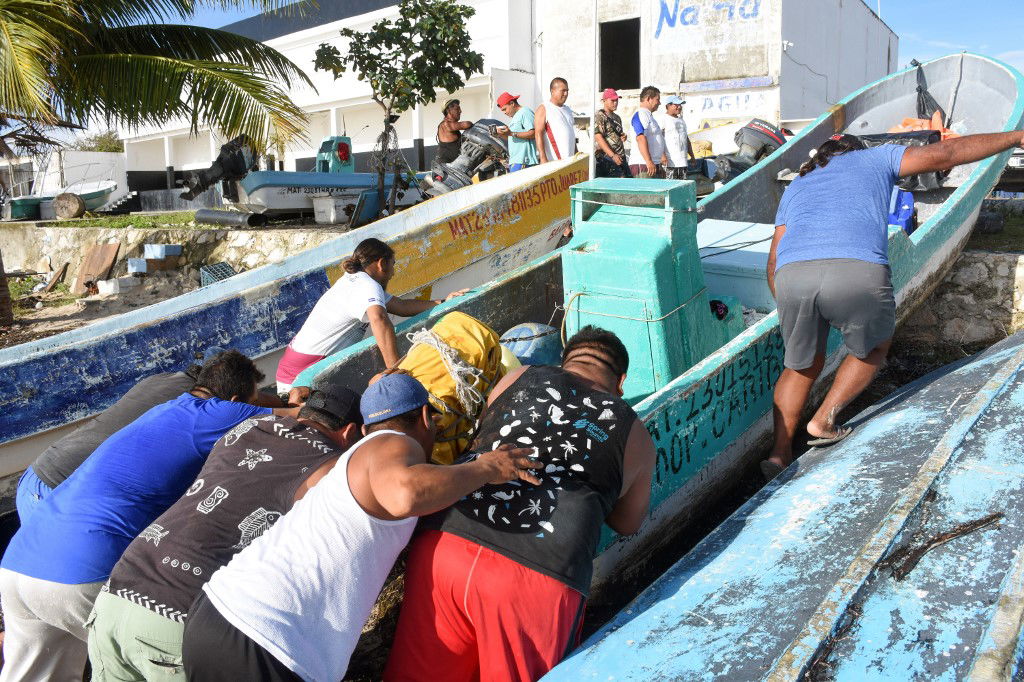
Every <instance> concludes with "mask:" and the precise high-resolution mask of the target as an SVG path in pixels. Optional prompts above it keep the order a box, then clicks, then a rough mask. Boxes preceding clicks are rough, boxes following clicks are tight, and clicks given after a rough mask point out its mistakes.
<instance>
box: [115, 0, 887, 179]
mask: <svg viewBox="0 0 1024 682" xmlns="http://www.w3.org/2000/svg"><path fill="white" fill-rule="evenodd" d="M465 2H467V4H470V5H472V6H473V7H474V8H475V9H476V14H475V15H474V16H473V18H472V19H471V20H470V21H469V25H468V29H469V32H470V35H471V37H472V41H473V48H474V49H476V50H477V51H479V52H481V53H482V54H483V55H484V70H483V72H482V73H480V74H476V75H474V76H473V77H472V78H471V79H470V80H469V82H468V83H467V84H466V87H465V88H464V89H463V90H461V91H459V92H458V93H454V96H456V97H458V98H459V99H460V100H461V102H462V110H463V118H464V119H467V120H476V119H479V118H483V117H492V118H498V119H502V118H503V117H502V116H501V114H500V112H499V111H498V110H497V108H496V107H495V105H494V100H495V98H496V97H497V95H499V94H500V93H501V92H503V91H506V90H507V91H509V92H512V93H514V94H519V95H522V99H521V102H522V103H523V104H524V105H526V106H530V107H533V106H535V105H536V104H538V103H539V102H540V101H542V100H541V98H542V96H543V98H544V99H546V95H547V84H548V82H549V81H550V79H551V78H552V77H554V76H563V77H565V78H566V79H568V80H569V83H570V99H569V105H570V106H572V107H573V109H574V110H576V111H578V112H581V113H589V112H590V111H591V109H592V107H593V103H594V100H595V94H596V93H595V91H594V89H593V88H594V86H595V85H596V87H597V90H598V91H599V90H601V89H603V88H605V87H615V88H617V89H619V90H620V93H621V94H622V95H623V96H624V98H625V101H624V103H623V105H622V106H620V113H622V114H624V115H628V114H630V113H631V111H632V109H633V108H635V105H636V97H637V95H638V93H639V89H640V88H641V87H643V86H644V85H648V84H653V85H657V86H658V87H660V88H661V89H662V91H663V92H682V93H685V95H686V99H687V104H686V108H685V110H684V115H685V117H686V120H687V123H688V125H689V127H690V130H691V132H696V131H698V130H699V129H700V128H702V127H706V126H713V125H717V124H721V123H728V122H733V121H742V122H743V123H745V122H746V121H747V120H749V119H750V118H752V117H755V116H756V117H760V118H765V119H767V120H769V121H772V122H779V121H789V120H794V119H806V118H811V117H815V116H817V115H818V114H820V113H821V112H822V111H824V110H826V109H827V108H828V107H829V106H830V104H832V103H834V102H836V101H838V100H839V99H841V98H842V97H844V96H845V95H846V94H848V93H850V92H852V91H853V90H854V89H856V88H858V87H860V86H861V85H864V84H866V83H869V82H871V81H873V80H875V79H877V78H879V77H881V76H883V75H885V74H887V73H889V72H891V71H892V70H893V69H894V68H895V66H896V55H897V52H898V50H897V37H896V36H895V34H893V32H892V31H891V30H890V29H889V28H888V27H887V26H886V25H885V24H884V23H883V22H882V21H881V20H880V19H879V18H878V17H877V16H875V14H874V13H873V12H872V11H871V10H870V8H869V7H868V6H867V5H865V4H864V2H863V0H597V19H598V25H599V28H600V36H601V46H600V49H599V52H600V58H599V59H598V60H596V61H595V59H594V54H595V52H594V22H593V19H592V16H593V11H594V10H593V8H594V4H593V3H594V0H465ZM319 6H320V10H319V12H317V13H316V14H313V15H309V16H302V17H300V16H288V17H280V16H273V15H263V16H260V17H254V18H252V19H246V20H244V21H241V22H238V23H236V24H232V25H230V26H227V27H225V28H226V29H227V30H232V31H235V32H237V33H241V34H243V35H247V36H250V37H253V38H256V39H258V40H262V41H264V42H266V43H267V44H268V45H271V46H273V47H275V48H277V49H278V50H279V51H281V52H282V53H283V54H285V55H286V56H287V57H288V58H290V59H291V60H292V61H293V62H294V63H295V64H297V65H298V66H299V67H301V68H303V69H304V70H305V71H306V73H307V74H308V75H309V77H310V79H311V80H312V81H313V83H314V85H315V87H316V90H315V91H314V90H313V89H311V88H308V87H297V88H295V89H294V90H293V91H292V92H291V93H290V94H291V96H292V98H293V99H294V101H295V102H296V103H297V104H299V105H300V106H301V107H302V108H303V109H305V110H306V111H307V112H308V114H309V125H308V129H307V134H306V137H305V139H304V140H299V141H295V142H293V143H292V144H291V145H289V147H288V149H287V150H286V153H285V155H284V159H283V161H284V168H285V169H286V170H306V169H309V168H311V167H312V165H313V159H314V158H315V154H316V148H317V146H318V144H319V141H320V140H321V138H323V137H324V136H326V135H332V134H348V135H349V136H351V137H352V141H353V147H354V151H355V152H356V154H357V163H358V162H359V158H360V155H361V153H365V152H368V151H370V150H371V149H372V148H373V143H374V139H375V137H376V136H377V134H378V133H379V131H380V129H381V125H382V123H381V118H382V113H381V110H380V108H379V107H378V106H377V105H376V104H374V103H373V102H372V101H371V100H370V97H369V96H370V92H369V87H368V85H367V84H365V83H362V82H360V81H358V80H357V79H356V78H355V76H354V75H353V74H351V73H347V74H345V75H344V76H343V77H342V78H340V79H338V80H337V81H335V80H334V79H333V77H332V76H331V75H330V74H328V73H322V72H315V71H313V58H314V52H315V51H316V48H317V47H318V46H319V45H320V44H321V43H324V42H333V43H335V44H337V45H338V47H339V48H340V49H342V50H344V41H343V40H342V39H341V37H340V35H339V33H338V30H339V29H340V28H342V27H349V28H353V29H356V30H365V29H367V28H369V27H370V26H371V25H372V24H373V23H375V22H376V21H379V20H380V19H382V18H384V17H387V16H389V15H394V14H395V13H396V12H397V5H396V4H394V3H392V2H387V0H333V1H332V0H320V2H319ZM595 75H598V78H597V79H595ZM441 118H442V116H441V110H440V102H436V103H433V104H430V105H427V106H423V107H417V108H416V110H415V111H411V112H406V113H405V114H403V115H402V117H401V119H400V120H399V122H398V124H397V127H398V135H399V138H400V143H401V144H402V146H403V147H406V148H408V152H407V158H409V160H410V162H411V163H412V164H413V166H417V165H420V162H424V163H429V162H430V160H431V158H432V157H433V147H434V146H435V144H436V143H435V132H436V127H437V124H438V123H439V122H440V120H441ZM624 118H625V116H624ZM122 136H123V139H124V141H125V154H126V157H127V158H126V162H127V168H128V171H129V177H130V180H131V181H132V184H133V189H155V188H161V187H166V182H167V181H166V169H167V168H168V167H173V168H174V169H175V170H176V171H184V170H191V169H196V168H204V167H206V166H208V165H209V164H210V162H211V161H212V159H213V158H214V157H215V156H216V154H217V152H218V150H219V148H220V145H221V144H223V143H224V142H225V141H226V140H225V139H223V137H222V136H220V135H219V134H217V133H216V132H215V131H214V132H211V131H209V130H203V131H201V132H200V134H199V135H198V136H193V135H190V131H189V128H188V125H187V124H186V123H184V122H182V123H181V124H180V125H178V126H176V127H175V126H165V127H163V128H160V129H143V130H135V131H122ZM420 150H423V151H422V152H421V151H420ZM715 151H719V152H720V151H728V150H725V149H717V148H716V150H715Z"/></svg>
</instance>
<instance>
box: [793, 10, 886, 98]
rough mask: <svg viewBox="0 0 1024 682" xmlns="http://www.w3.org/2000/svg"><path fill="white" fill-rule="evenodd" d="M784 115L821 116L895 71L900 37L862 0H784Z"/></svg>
mask: <svg viewBox="0 0 1024 682" xmlns="http://www.w3.org/2000/svg"><path fill="white" fill-rule="evenodd" d="M781 37H782V40H783V41H785V42H784V43H783V44H782V47H783V48H784V49H783V50H782V52H781V55H782V61H781V71H780V79H781V82H782V84H783V86H782V101H781V109H782V118H810V117H817V116H818V115H819V114H821V113H822V112H823V111H825V110H826V109H827V108H828V107H829V106H830V105H832V104H835V103H836V102H838V101H839V100H840V99H842V98H843V97H846V96H847V95H849V94H850V93H851V92H853V91H854V90H856V89H857V88H859V87H861V86H862V85H865V84H867V83H871V82H873V81H875V80H877V79H879V78H881V77H882V76H884V75H886V74H889V73H892V72H893V71H895V70H896V67H897V57H898V54H899V38H898V37H897V36H896V34H895V33H893V32H892V30H890V29H889V28H888V27H887V26H886V25H885V24H884V23H883V22H882V21H881V20H880V19H879V18H878V17H877V16H876V15H875V13H874V12H873V11H872V10H871V9H870V8H869V7H868V6H867V5H865V4H864V3H863V2H860V1H858V0H784V1H783V3H782V34H781Z"/></svg>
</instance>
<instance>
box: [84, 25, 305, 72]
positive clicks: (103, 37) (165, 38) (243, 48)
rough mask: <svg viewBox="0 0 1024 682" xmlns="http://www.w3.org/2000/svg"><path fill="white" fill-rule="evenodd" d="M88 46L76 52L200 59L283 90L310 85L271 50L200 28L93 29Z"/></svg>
mask: <svg viewBox="0 0 1024 682" xmlns="http://www.w3.org/2000/svg"><path fill="white" fill-rule="evenodd" d="M88 38H89V40H88V43H87V44H86V45H83V46H82V47H81V48H79V49H77V50H75V52H76V53H77V54H78V55H84V54H139V55H157V56H164V57H170V58H172V59H185V60H189V59H199V60H210V61H228V62H233V63H236V64H246V65H248V66H250V67H251V68H252V69H254V70H255V71H256V72H257V73H258V74H260V75H262V76H263V77H265V78H268V79H270V80H279V81H281V82H282V83H283V84H284V85H285V86H291V85H292V84H293V83H294V82H296V81H301V82H302V83H305V84H306V85H308V86H310V87H313V83H312V81H310V80H309V77H308V76H307V75H306V74H305V72H304V71H302V69H300V68H299V67H298V66H297V65H296V64H295V63H294V62H292V61H291V60H290V59H288V58H287V57H285V56H284V55H283V54H281V53H280V52H278V51H277V50H275V49H274V48H272V47H269V46H267V45H264V44H263V43H261V42H259V41H257V40H252V39H251V38H246V37H244V36H240V35H238V34H236V33H230V32H228V31H220V30H217V29H212V28H203V27H201V26H182V25H176V24H143V25H139V26H126V27H118V28H105V27H92V30H90V31H89V33H88Z"/></svg>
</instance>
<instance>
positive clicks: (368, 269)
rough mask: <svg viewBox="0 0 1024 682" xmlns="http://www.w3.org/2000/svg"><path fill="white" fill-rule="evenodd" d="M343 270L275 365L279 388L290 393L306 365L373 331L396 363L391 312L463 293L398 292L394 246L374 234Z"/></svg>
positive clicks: (403, 312) (416, 309)
mask: <svg viewBox="0 0 1024 682" xmlns="http://www.w3.org/2000/svg"><path fill="white" fill-rule="evenodd" d="M343 266H344V268H345V274H344V275H342V276H341V278H340V279H338V281H337V282H335V283H334V285H333V286H332V287H331V288H330V289H328V290H327V291H326V293H324V295H323V296H321V297H320V300H319V301H317V302H316V305H315V306H313V310H312V311H311V312H310V313H309V317H307V318H306V321H305V322H304V323H303V324H302V328H301V329H299V333H298V334H296V335H295V338H294V339H292V342H291V343H290V344H288V347H287V348H285V351H284V355H283V356H282V357H281V361H280V362H279V363H278V365H277V377H276V378H277V390H278V392H279V393H287V392H288V391H289V390H290V389H291V385H292V382H293V381H295V377H297V376H298V375H299V373H300V372H302V370H304V369H306V368H307V367H309V366H310V365H313V364H314V363H316V362H319V361H320V360H322V359H324V358H325V357H327V356H328V355H333V354H334V353H337V352H338V351H340V350H342V349H344V348H347V347H348V346H351V345H352V344H354V343H357V342H359V341H361V340H362V339H363V336H364V335H365V334H366V329H367V328H369V329H370V331H372V332H373V336H374V338H375V339H376V340H377V347H378V348H379V349H380V353H381V355H382V356H383V357H384V364H385V365H387V366H388V367H391V366H393V365H395V364H397V363H398V360H399V357H398V342H397V340H396V339H395V327H394V325H392V324H391V319H390V318H389V317H388V313H391V314H392V315H400V316H402V317H411V316H413V315H417V314H419V313H421V312H423V311H424V310H429V309H430V308H433V307H434V306H436V305H438V304H439V303H442V302H443V301H447V300H448V299H450V298H454V297H455V296H459V295H461V294H463V293H465V290H462V291H456V292H454V293H452V294H449V295H448V297H447V298H445V299H442V300H435V301H420V300H415V299H412V300H409V299H402V298H396V297H394V296H392V295H391V294H389V293H387V292H386V291H385V289H386V288H387V286H388V282H390V281H391V278H392V277H393V276H394V274H395V252H394V250H393V249H392V248H391V247H390V246H388V245H387V244H385V243H384V242H382V241H380V240H379V239H374V238H373V237H371V238H369V239H364V240H363V241H361V242H360V243H359V246H357V247H356V250H355V252H354V253H353V254H352V257H351V258H348V259H347V260H345V262H344V263H343Z"/></svg>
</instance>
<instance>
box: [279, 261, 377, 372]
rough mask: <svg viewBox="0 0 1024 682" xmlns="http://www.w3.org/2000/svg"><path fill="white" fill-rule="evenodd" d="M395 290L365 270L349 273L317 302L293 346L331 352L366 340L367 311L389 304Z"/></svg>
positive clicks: (318, 352) (301, 350) (307, 351)
mask: <svg viewBox="0 0 1024 682" xmlns="http://www.w3.org/2000/svg"><path fill="white" fill-rule="evenodd" d="M391 298H392V296H391V294H389V293H387V292H386V291H384V288H383V287H381V285H380V283H378V282H377V281H376V280H375V279H373V278H372V277H370V276H369V275H368V274H366V273H365V272H356V273H345V274H344V275H342V276H341V278H340V279H338V281H337V282H335V283H334V285H333V286H332V287H331V288H330V289H328V290H327V292H326V293H325V294H324V295H323V296H321V297H320V300H319V301H317V302H316V305H315V306H313V310H312V311H311V312H310V313H309V317H307V318H306V321H305V322H304V323H303V325H302V328H301V329H300V330H299V333H298V334H296V335H295V338H294V339H292V342H291V344H290V345H291V347H292V348H293V349H294V350H295V351H297V352H299V353H303V354H306V355H322V356H326V355H331V354H332V353H337V352H338V351H339V350H342V349H343V348H347V347H348V346H351V345H352V344H354V343H358V342H359V341H361V340H362V338H363V336H364V335H365V334H366V328H367V327H369V326H370V321H369V318H368V317H367V316H366V312H367V311H368V310H369V309H370V308H371V307H372V306H375V305H377V306H380V307H382V308H387V304H388V301H390V300H391Z"/></svg>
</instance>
